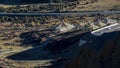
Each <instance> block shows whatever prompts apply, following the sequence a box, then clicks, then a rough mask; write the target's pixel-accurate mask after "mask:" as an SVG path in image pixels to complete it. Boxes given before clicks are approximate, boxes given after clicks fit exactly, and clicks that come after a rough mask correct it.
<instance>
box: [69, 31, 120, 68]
mask: <svg viewBox="0 0 120 68" xmlns="http://www.w3.org/2000/svg"><path fill="white" fill-rule="evenodd" d="M119 62H120V32H113V33H108V34H104V35H102V36H101V37H100V38H98V39H97V40H96V41H95V42H93V43H92V44H90V45H85V46H83V47H81V49H80V53H79V55H78V57H76V58H75V59H73V60H72V61H69V62H68V63H67V68H120V65H119Z"/></svg>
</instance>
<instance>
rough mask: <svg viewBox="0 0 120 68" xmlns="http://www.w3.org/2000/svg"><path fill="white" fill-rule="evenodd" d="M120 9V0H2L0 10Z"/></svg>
mask: <svg viewBox="0 0 120 68" xmlns="http://www.w3.org/2000/svg"><path fill="white" fill-rule="evenodd" d="M13 9H14V12H15V11H17V12H21V11H22V12H33V11H34V12H36V11H37V12H66V11H67V12H71V11H108V10H112V11H113V10H120V0H74V1H73V0H34V1H32V0H0V12H13Z"/></svg>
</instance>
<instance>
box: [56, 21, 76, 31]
mask: <svg viewBox="0 0 120 68" xmlns="http://www.w3.org/2000/svg"><path fill="white" fill-rule="evenodd" d="M74 27H75V26H74V25H71V24H68V23H64V21H63V23H61V24H60V25H58V26H57V28H56V29H57V30H59V31H61V32H67V31H70V30H72V29H73V28H74Z"/></svg>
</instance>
